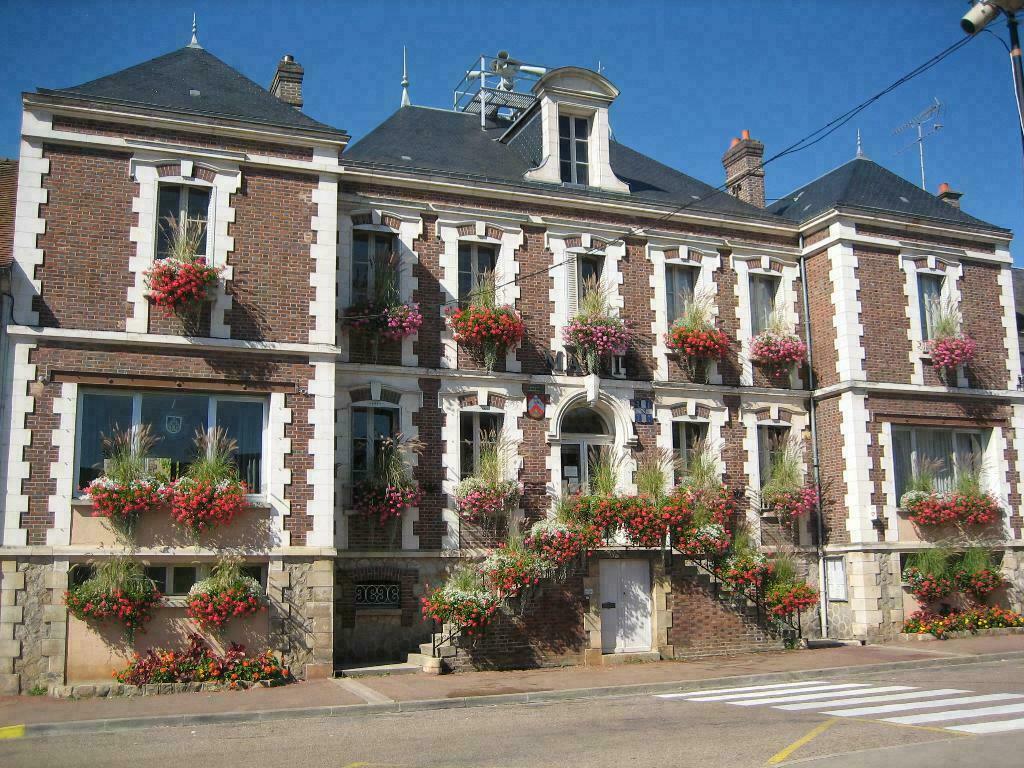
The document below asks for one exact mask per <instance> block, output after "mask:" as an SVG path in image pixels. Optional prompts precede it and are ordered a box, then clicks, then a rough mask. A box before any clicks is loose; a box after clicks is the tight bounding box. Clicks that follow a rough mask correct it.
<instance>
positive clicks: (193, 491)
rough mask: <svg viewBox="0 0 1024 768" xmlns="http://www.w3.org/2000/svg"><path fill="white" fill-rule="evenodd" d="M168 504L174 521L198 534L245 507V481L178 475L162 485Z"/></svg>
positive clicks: (227, 519) (226, 522)
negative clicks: (171, 481) (213, 479)
mask: <svg viewBox="0 0 1024 768" xmlns="http://www.w3.org/2000/svg"><path fill="white" fill-rule="evenodd" d="M162 493H163V496H164V498H165V499H166V500H167V501H168V503H169V504H170V505H171V517H173V518H174V521H175V522H176V523H177V524H178V525H180V526H182V527H184V528H187V529H188V530H189V531H191V532H192V533H194V534H196V535H198V534H200V533H203V532H205V531H208V530H210V529H212V528H216V527H218V526H222V525H229V524H230V523H231V521H232V520H234V519H235V516H236V515H238V514H239V513H240V512H241V511H242V510H243V509H245V505H246V501H245V494H246V487H245V483H242V482H240V481H238V480H233V479H228V478H225V479H222V480H219V481H217V482H212V481H208V480H199V479H195V478H192V477H181V478H178V479H177V480H175V481H174V482H173V483H170V484H169V485H166V486H164V487H163V489H162Z"/></svg>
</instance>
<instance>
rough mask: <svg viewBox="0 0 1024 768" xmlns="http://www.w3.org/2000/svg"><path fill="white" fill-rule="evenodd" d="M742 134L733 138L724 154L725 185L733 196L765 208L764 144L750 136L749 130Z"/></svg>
mask: <svg viewBox="0 0 1024 768" xmlns="http://www.w3.org/2000/svg"><path fill="white" fill-rule="evenodd" d="M740 135H741V136H742V137H743V138H741V139H733V140H732V143H730V144H729V149H728V150H726V153H725V154H724V155H723V156H722V166H723V167H724V168H725V185H726V187H727V188H728V190H729V193H730V194H731V195H733V197H738V198H739V199H740V200H742V201H743V202H745V203H750V204H751V205H754V206H757V207H758V208H764V168H763V167H762V165H761V164H762V161H763V159H764V144H762V143H761V142H760V141H758V140H757V139H752V138H750V131H748V130H744V131H743V132H742V133H741V134H740Z"/></svg>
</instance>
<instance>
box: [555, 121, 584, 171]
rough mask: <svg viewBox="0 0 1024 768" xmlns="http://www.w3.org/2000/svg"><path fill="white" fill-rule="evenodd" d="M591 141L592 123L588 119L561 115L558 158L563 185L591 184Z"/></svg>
mask: <svg viewBox="0 0 1024 768" xmlns="http://www.w3.org/2000/svg"><path fill="white" fill-rule="evenodd" d="M589 140H590V121H589V120H588V119H587V118H585V117H573V116H571V115H559V117H558V158H559V163H560V169H561V175H562V182H563V183H565V184H581V185H587V184H589V183H590V171H589V168H590V153H589V151H588V142H589Z"/></svg>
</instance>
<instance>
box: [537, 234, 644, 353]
mask: <svg viewBox="0 0 1024 768" xmlns="http://www.w3.org/2000/svg"><path fill="white" fill-rule="evenodd" d="M576 238H578V239H579V240H580V243H581V244H580V245H578V246H577V245H566V242H567V241H568V242H570V243H571V242H575V239H576ZM618 238H619V235H617V234H605V233H601V234H599V235H595V234H591V233H590V232H579V231H574V232H564V231H559V230H556V231H551V230H548V232H547V233H546V234H545V240H546V246H547V248H548V250H550V251H551V253H552V264H553V266H552V269H551V275H552V278H553V282H554V287H553V288H551V289H550V291H549V294H548V298H549V300H550V301H551V302H553V304H554V312H553V313H552V314H551V316H550V319H551V325H552V327H553V328H554V339H553V341H552V345H551V346H552V352H553V353H554V354H556V355H557V354H558V353H562V354H563V355H565V354H566V352H565V342H564V341H563V339H562V332H563V331H564V329H565V326H566V325H568V323H569V321H570V320H571V319H572V318H573V316H574V315H575V314H576V311H577V308H578V307H577V296H576V295H575V294H573V293H572V288H573V286H575V283H576V280H575V274H576V273H575V270H576V258H575V257H576V256H578V255H582V254H588V255H592V256H599V257H601V258H602V260H603V261H602V265H601V286H602V288H603V289H604V290H605V291H606V293H607V297H608V303H609V305H610V309H611V313H612V314H613V315H616V316H617V315H619V314H621V311H622V308H623V307H624V306H625V300H624V298H623V295H622V284H623V275H622V270H621V268H620V266H619V263H620V262H621V261H622V259H624V258H625V256H626V245H625V243H623V242H622V241H621V240H620V239H618ZM570 270H573V272H572V273H571V274H570Z"/></svg>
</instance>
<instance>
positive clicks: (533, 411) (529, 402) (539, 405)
mask: <svg viewBox="0 0 1024 768" xmlns="http://www.w3.org/2000/svg"><path fill="white" fill-rule="evenodd" d="M546 411H547V405H546V403H545V397H544V395H529V396H528V397H527V399H526V415H527V417H529V418H531V419H533V420H535V421H540V420H541V419H543V418H544V416H545V413H546Z"/></svg>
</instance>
